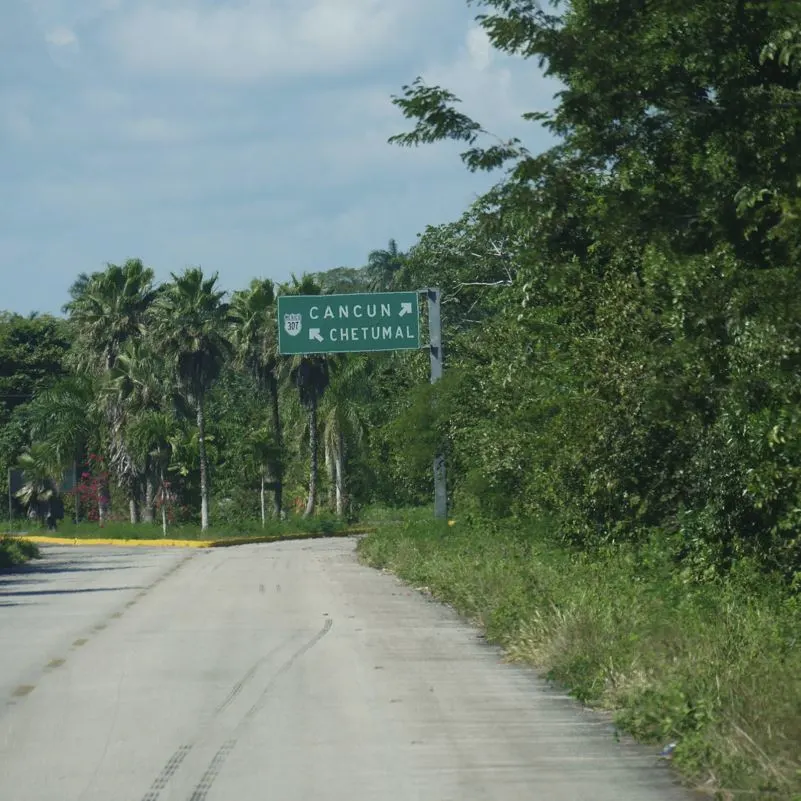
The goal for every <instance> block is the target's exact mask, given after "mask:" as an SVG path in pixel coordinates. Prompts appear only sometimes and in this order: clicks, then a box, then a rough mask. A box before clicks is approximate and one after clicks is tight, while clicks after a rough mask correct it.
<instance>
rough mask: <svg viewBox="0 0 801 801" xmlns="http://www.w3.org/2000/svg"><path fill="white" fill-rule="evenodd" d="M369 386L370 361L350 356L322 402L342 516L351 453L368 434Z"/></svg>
mask: <svg viewBox="0 0 801 801" xmlns="http://www.w3.org/2000/svg"><path fill="white" fill-rule="evenodd" d="M368 386H369V381H368V360H367V359H366V358H365V357H364V356H363V355H361V354H359V355H349V356H348V357H346V358H345V359H343V360H342V361H341V363H340V364H339V366H338V369H337V370H336V371H335V372H334V373H333V375H332V376H331V377H330V381H329V386H328V391H327V392H326V394H325V398H324V401H323V403H324V405H323V408H322V414H323V447H324V451H325V457H326V459H325V461H326V466H327V467H328V472H329V480H330V487H331V491H332V493H333V501H334V503H333V506H334V511H335V512H336V514H337V515H338V516H340V517H341V516H342V515H343V514H344V513H345V509H346V506H347V464H348V458H347V457H348V453H349V450H350V449H352V448H354V447H355V446H357V445H359V444H361V443H362V442H363V440H364V438H365V435H366V433H367V427H368V424H367V416H366V410H365V406H366V404H367V402H368V390H367V388H368Z"/></svg>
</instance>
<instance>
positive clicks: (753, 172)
mask: <svg viewBox="0 0 801 801" xmlns="http://www.w3.org/2000/svg"><path fill="white" fill-rule="evenodd" d="M483 6H484V10H485V11H486V14H485V15H484V16H483V17H482V18H481V24H482V25H483V26H484V28H485V30H486V31H487V33H488V35H489V37H490V39H491V41H492V43H493V44H494V45H495V47H496V48H498V49H499V50H502V51H505V52H507V53H516V54H518V55H520V56H522V57H524V58H528V59H532V60H533V61H536V62H537V63H539V64H540V65H541V66H544V67H545V70H546V72H547V73H548V74H550V75H551V76H554V77H556V78H558V79H559V80H560V81H561V82H562V84H563V86H564V89H563V91H562V92H561V93H560V94H559V96H558V98H557V104H556V108H555V110H554V111H553V112H552V113H550V114H543V113H532V114H530V115H526V116H527V117H528V118H529V119H531V120H532V124H534V123H539V124H542V125H545V126H546V127H547V128H549V129H550V130H551V131H552V132H553V133H554V134H555V135H556V136H557V137H558V144H557V145H556V146H555V147H553V148H552V149H551V150H549V151H547V152H545V153H542V154H537V155H535V154H532V153H530V152H529V151H528V150H526V148H525V147H524V145H523V143H521V142H519V141H516V140H513V141H509V142H502V141H501V140H497V141H496V140H492V141H491V142H490V144H489V145H487V146H485V145H484V140H485V139H486V138H487V137H488V136H489V135H488V134H487V133H486V132H485V131H484V129H483V128H482V126H481V124H480V123H479V122H476V121H473V120H471V119H469V118H467V117H466V116H464V115H463V114H461V113H460V112H459V111H458V106H457V98H455V97H453V95H451V94H450V93H449V92H448V91H447V88H440V87H430V86H425V85H424V84H423V83H422V82H421V81H420V80H417V81H415V82H413V83H412V84H411V85H410V86H407V87H405V88H404V90H403V92H402V94H401V95H400V96H399V97H396V98H395V102H396V104H397V105H398V107H399V108H400V110H401V111H402V113H403V114H404V115H405V116H406V117H407V118H409V119H411V120H412V121H413V122H414V127H413V129H412V130H411V131H410V132H409V133H406V134H401V135H399V136H397V137H394V138H393V139H394V141H396V142H398V143H400V144H403V145H416V144H420V143H424V142H429V141H436V140H439V139H444V138H451V139H456V140H459V141H462V142H464V143H465V145H466V150H465V152H464V154H463V158H464V161H465V163H466V164H467V166H468V167H469V168H470V169H492V168H498V167H503V166H504V165H505V166H506V168H507V173H506V175H505V177H504V178H503V180H502V181H501V182H500V183H499V184H498V185H497V187H496V188H495V189H494V190H493V191H492V192H490V193H489V194H487V195H486V196H485V197H483V198H481V199H480V200H479V201H477V202H476V203H475V204H474V205H473V206H472V207H471V208H469V209H468V210H467V211H466V212H465V214H464V215H463V216H462V218H461V219H459V220H457V221H455V222H453V223H450V224H446V225H441V226H437V227H430V228H428V229H427V230H426V231H425V233H424V234H423V235H422V236H421V237H420V238H419V240H418V241H417V242H416V243H415V244H414V246H413V247H412V248H411V250H410V251H409V252H408V253H401V252H400V251H399V249H398V247H397V244H396V243H395V242H394V241H390V242H389V244H388V246H387V247H386V248H385V249H378V250H375V251H373V252H372V253H370V254H369V255H368V256H367V258H366V263H365V266H364V267H363V268H348V267H337V268H335V269H333V270H330V271H328V272H325V271H323V272H319V273H316V274H314V275H307V276H303V277H301V278H300V279H297V280H296V279H294V278H293V280H292V281H291V282H289V283H288V284H286V285H283V286H277V285H275V284H273V282H272V281H270V280H269V279H268V278H263V277H259V278H257V279H255V280H254V282H253V283H252V284H251V286H250V287H249V288H240V289H239V290H238V291H235V292H233V294H232V295H231V296H230V298H229V297H228V296H227V295H225V294H224V292H223V290H225V289H231V288H226V287H221V286H219V285H218V284H217V282H216V280H215V277H211V278H209V277H204V276H203V274H202V272H201V271H200V270H187V271H185V273H183V274H181V275H174V276H173V277H172V279H171V280H170V281H169V282H167V283H166V284H164V285H162V286H156V285H155V284H154V280H153V273H152V271H151V270H149V269H147V268H146V267H144V266H143V265H142V264H141V262H138V261H130V262H128V263H127V264H125V265H122V266H114V265H111V266H109V268H108V269H107V270H106V271H105V272H103V273H97V274H94V275H82V276H80V277H79V278H78V280H77V281H76V283H75V285H74V286H73V288H72V293H71V294H72V299H71V301H70V303H69V304H68V305H67V307H66V310H67V311H68V313H69V320H68V323H67V324H65V323H63V322H62V321H55V320H49V319H47V318H42V319H41V320H37V319H34V320H23V319H22V318H9V317H6V318H3V320H1V321H0V364H1V365H2V370H0V372H1V373H2V376H3V382H4V383H3V385H2V386H3V390H4V392H5V393H6V396H5V399H4V401H3V405H0V415H1V417H0V457H2V459H3V460H4V464H5V465H6V466H10V465H13V464H14V463H15V462H16V460H17V459H18V458H20V457H22V456H23V455H24V453H23V452H24V451H25V449H26V448H30V446H32V445H41V444H42V443H44V444H45V445H47V448H44V447H39V448H38V450H35V451H32V450H28V451H27V453H28V454H29V456H27V457H25V458H27V459H28V463H29V464H31V458H32V456H33V455H34V453H35V455H36V464H37V465H38V467H37V470H39V473H40V474H41V473H42V470H44V471H45V472H47V470H46V468H47V464H46V463H48V462H49V463H50V467H51V472H58V470H60V469H61V468H62V467H64V466H68V465H69V464H70V463H71V462H72V461H74V460H82V459H83V458H84V457H86V456H87V455H88V454H91V453H94V454H95V455H96V456H98V457H99V458H98V459H96V460H95V462H94V463H93V464H94V466H93V468H92V469H91V470H89V471H88V472H89V473H90V474H91V478H92V480H94V481H95V482H97V483H98V487H97V489H98V497H99V500H98V504H97V506H98V509H97V514H98V515H99V517H100V518H101V520H102V519H103V518H104V516H105V515H106V514H107V513H108V510H107V509H106V506H107V505H109V504H110V505H111V507H112V511H111V513H112V514H120V513H121V512H126V513H127V510H126V509H125V508H124V501H125V500H128V501H129V506H130V517H131V519H132V520H136V519H139V517H140V516H141V517H143V518H144V519H146V520H151V519H153V518H154V517H155V518H158V516H159V515H158V514H157V509H156V507H159V508H163V507H168V508H169V512H170V514H171V515H173V516H175V515H178V516H179V517H180V516H181V515H182V516H183V517H184V518H187V517H190V518H191V517H192V516H197V515H198V514H199V512H200V510H201V509H202V510H203V511H202V513H201V518H202V523H203V525H204V526H205V525H206V524H207V520H208V518H209V517H211V518H212V519H217V520H220V519H221V515H222V517H223V519H231V518H232V517H236V518H238V519H243V520H244V519H253V518H254V517H258V516H259V515H261V514H262V510H263V509H264V510H266V511H265V513H264V514H265V515H266V513H267V511H271V512H272V514H277V513H278V511H279V509H297V510H301V509H303V510H305V513H306V514H311V513H312V512H313V511H314V510H315V509H316V508H318V507H319V506H320V505H321V504H322V505H323V506H326V505H327V506H329V507H330V508H331V509H335V510H337V511H338V512H339V513H340V514H349V513H350V514H352V513H354V512H355V511H356V510H357V509H358V507H359V506H360V505H361V504H364V503H367V502H373V501H381V502H385V503H390V504H391V503H397V504H408V503H419V502H425V501H427V499H428V498H429V497H430V493H431V475H430V473H431V471H430V465H431V460H432V458H433V456H434V454H435V452H436V451H437V450H438V449H444V450H445V452H446V453H447V455H448V476H449V483H450V493H451V499H452V503H453V505H454V506H456V507H457V508H472V509H475V510H478V511H480V512H482V513H483V514H487V515H493V516H501V517H528V516H535V517H543V516H547V517H548V519H551V520H553V521H554V536H557V537H559V538H561V539H562V540H563V541H565V542H567V543H570V544H574V545H579V546H584V547H594V546H599V545H603V544H608V543H614V542H620V541H634V542H636V541H640V540H645V539H648V538H650V537H651V536H652V535H653V533H654V532H659V533H660V534H663V535H665V536H666V537H667V538H668V541H669V543H670V549H671V551H672V553H673V555H674V557H675V559H676V561H677V565H678V568H677V569H680V570H683V571H685V573H686V575H688V576H689V575H691V576H693V577H695V578H698V579H703V578H709V577H711V576H712V575H713V574H715V573H716V572H718V571H721V570H723V571H725V570H727V569H729V568H730V567H731V566H732V565H734V564H735V563H736V562H737V560H739V559H741V558H744V557H749V558H754V559H756V560H758V561H759V562H760V563H761V564H762V565H763V566H764V567H766V568H768V569H770V570H775V571H779V572H780V573H782V574H783V576H784V577H785V578H786V579H787V580H788V581H792V580H793V579H794V577H795V575H796V573H797V572H798V571H799V569H800V568H801V539H799V535H798V528H799V522H801V521H800V520H799V509H801V502H800V501H801V469H799V457H801V418H799V414H798V409H799V402H800V401H801V385H799V382H798V379H797V374H798V369H799V363H800V362H801V358H800V354H801V350H799V347H800V346H801V330H799V323H801V281H799V275H798V264H799V250H800V249H801V238H799V236H798V226H797V220H798V213H799V210H800V209H801V185H800V184H799V178H798V175H799V168H800V167H801V135H800V134H801V128H800V126H801V58H799V53H800V52H801V44H800V43H801V12H800V11H799V8H798V6H797V4H793V3H786V2H770V1H768V2H758V3H756V2H745V1H744V0H711V2H707V3H700V4H699V3H696V2H690V1H689V0H678V1H677V0H669V1H668V0H654V2H649V3H642V2H631V1H629V0H603V2H598V1H597V0H593V1H592V2H590V1H589V0H574V2H571V3H567V4H565V3H562V4H553V5H552V7H551V9H550V10H548V9H547V8H542V7H540V6H539V5H538V4H534V3H530V2H528V0H487V2H485V3H483ZM610 53H614V54H615V57H613V58H611V57H610V55H609V54H610ZM423 286H440V287H442V289H443V297H444V305H443V317H444V323H445V342H446V360H447V370H446V379H445V380H444V381H443V382H441V383H440V384H439V385H437V386H436V387H433V388H432V387H429V386H428V382H427V371H428V367H427V364H426V360H425V357H424V356H423V354H419V353H413V354H398V355H389V356H386V355H383V356H375V357H369V358H358V359H357V358H348V359H344V358H339V357H337V358H306V359H294V360H292V359H282V358H281V357H280V356H279V355H278V354H277V351H276V337H275V328H276V325H277V321H276V319H275V297H276V295H277V294H280V293H281V292H300V293H305V294H308V293H319V292H332V291H335V292H341V291H355V290H360V289H361V290H364V289H389V288H391V289H414V288H418V287H423ZM70 342H73V344H72V345H71V346H70V345H69V343H70ZM26 348H27V350H26ZM67 348H69V353H68V354H67V355H66V356H65V351H66V349H67ZM65 372H67V373H70V374H72V375H73V376H75V377H74V378H72V379H69V380H66V381H60V382H56V381H55V379H56V378H57V377H58V374H59V373H65ZM78 375H80V380H78ZM51 384H53V386H51V387H49V389H50V391H49V392H47V393H44V392H43V390H44V389H46V388H48V386H49V385H51ZM29 394H38V397H37V398H36V399H34V400H33V401H31V402H27V403H26V402H25V401H27V400H28V398H27V395H29ZM12 396H13V397H12ZM81 409H83V413H82V414H78V415H77V417H76V412H77V411H79V410H81ZM29 472H30V471H29ZM104 482H105V483H104ZM29 489H30V488H29ZM267 494H271V502H269V503H268V502H267V500H266V496H267ZM29 495H30V493H29ZM121 504H122V509H121Z"/></svg>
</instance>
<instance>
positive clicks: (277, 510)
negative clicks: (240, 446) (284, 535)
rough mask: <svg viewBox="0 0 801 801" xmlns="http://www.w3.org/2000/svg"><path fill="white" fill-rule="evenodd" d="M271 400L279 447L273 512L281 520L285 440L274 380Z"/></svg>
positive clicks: (276, 383)
mask: <svg viewBox="0 0 801 801" xmlns="http://www.w3.org/2000/svg"><path fill="white" fill-rule="evenodd" d="M270 395H271V398H270V400H271V401H272V412H273V431H275V444H276V446H277V447H278V459H277V461H276V464H275V476H274V480H275V495H274V497H273V512H274V514H275V517H276V519H277V520H280V519H281V513H282V511H283V508H284V502H283V494H284V468H283V465H284V440H283V435H282V433H281V414H280V409H279V408H278V382H277V381H276V380H275V378H273V380H272V384H271V386H270Z"/></svg>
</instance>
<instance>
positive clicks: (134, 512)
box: [128, 487, 139, 523]
mask: <svg viewBox="0 0 801 801" xmlns="http://www.w3.org/2000/svg"><path fill="white" fill-rule="evenodd" d="M131 492H132V493H134V492H136V488H135V487H133V488H132V489H131ZM128 508H129V509H130V511H131V523H138V522H139V504H138V503H137V502H136V498H134V497H131V498H129V499H128Z"/></svg>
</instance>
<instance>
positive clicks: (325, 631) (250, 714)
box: [238, 618, 334, 728]
mask: <svg viewBox="0 0 801 801" xmlns="http://www.w3.org/2000/svg"><path fill="white" fill-rule="evenodd" d="M333 625H334V621H333V620H332V619H331V618H328V619H327V620H326V621H325V624H324V625H323V627H322V628H321V629H320V631H318V632H317V634H315V635H314V637H312V638H311V639H310V640H309V641H308V642H307V643H305V645H302V646H301V647H300V648H298V650H297V651H295V653H294V654H292V656H290V657H289V659H287V661H286V662H284V664H283V665H281V667H280V668H278V670H276V671H275V674H274V675H273V677H272V678H271V679H270V681H269V682H267V686H266V687H265V688H264V689H263V690H262V692H261V695H260V696H259V697H258V699H257V700H256V703H255V704H253V706H252V707H251V708H250V709H248V711H247V712H246V713H245V716H244V717H243V718H242V720H241V721H240V723H239V727H241V726H243V725H244V724H245V723H247V722H248V721H249V720H250V719H251V718H252V717H253V716H254V715H255V714H256V713H257V712H258V711H259V710H260V709H261V708H262V707H263V706H264V704H265V702H266V701H267V698H268V696H269V692H270V690H272V688H273V687H274V686H275V683H276V682H277V681H278V679H280V678H281V676H283V675H284V673H286V672H287V671H288V670H289V669H290V668H291V667H292V665H294V664H295V662H297V661H298V659H300V658H301V657H302V656H303V655H304V654H305V653H307V652H308V651H310V650H311V649H312V648H314V646H315V645H317V643H318V642H320V640H322V639H323V637H325V635H326V634H328V632H329V631H331V627H332V626H333ZM239 727H238V728H239Z"/></svg>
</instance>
